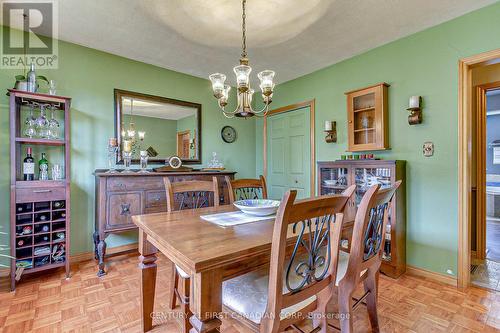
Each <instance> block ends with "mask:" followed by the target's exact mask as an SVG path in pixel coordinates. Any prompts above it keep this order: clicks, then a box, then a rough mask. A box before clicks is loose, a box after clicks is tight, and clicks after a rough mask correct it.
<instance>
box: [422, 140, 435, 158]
mask: <svg viewBox="0 0 500 333" xmlns="http://www.w3.org/2000/svg"><path fill="white" fill-rule="evenodd" d="M423 153H424V156H425V157H431V156H432V155H434V143H432V142H424V147H423Z"/></svg>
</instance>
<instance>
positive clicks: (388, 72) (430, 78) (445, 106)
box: [256, 3, 500, 275]
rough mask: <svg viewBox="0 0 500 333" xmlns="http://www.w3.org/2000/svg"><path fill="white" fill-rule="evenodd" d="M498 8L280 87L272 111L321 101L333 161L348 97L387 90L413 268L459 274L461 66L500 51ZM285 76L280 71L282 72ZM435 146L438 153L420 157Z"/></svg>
mask: <svg viewBox="0 0 500 333" xmlns="http://www.w3.org/2000/svg"><path fill="white" fill-rule="evenodd" d="M499 18H500V3H496V4H494V5H492V6H489V7H486V8H483V9H481V10H479V11H476V12H473V13H470V14H468V15H465V16H462V17H460V18H457V19H455V20H452V21H449V22H447V23H444V24H441V25H439V26H436V27H433V28H430V29H428V30H425V31H423V32H420V33H417V34H414V35H412V36H409V37H407V38H403V39H400V40H398V41H395V42H393V43H390V44H387V45H384V46H382V47H379V48H376V49H373V50H371V51H369V52H366V53H364V54H362V55H359V56H356V57H354V58H351V59H348V60H345V61H343V62H340V63H338V64H335V65H333V66H330V67H327V68H325V69H322V70H319V71H317V72H314V73H311V74H309V75H306V76H303V77H301V78H298V79H295V80H293V81H289V82H286V83H284V84H280V85H279V86H277V88H276V91H275V93H274V96H275V97H274V101H273V104H272V106H273V108H277V107H280V106H283V105H288V104H292V103H296V102H300V101H305V100H310V99H313V98H315V99H316V124H317V127H316V151H317V160H318V161H324V160H335V159H339V158H340V155H341V154H343V153H344V152H345V150H346V149H347V119H346V118H347V113H346V97H345V95H344V92H346V91H349V90H353V89H356V88H362V87H364V86H368V85H372V84H374V83H378V82H384V81H385V82H387V83H389V84H390V85H391V87H390V88H389V133H390V134H389V135H390V145H391V148H392V149H391V150H390V151H387V152H380V153H376V155H377V156H379V157H381V158H383V159H400V160H406V161H408V165H407V181H408V182H407V207H408V210H407V262H408V264H409V265H413V266H417V267H420V268H424V269H428V270H431V271H435V272H439V273H446V270H447V269H451V270H452V271H453V274H454V275H455V274H456V272H457V237H458V212H457V210H458V185H457V184H458V148H457V147H458V102H457V100H458V60H459V59H461V58H463V57H467V56H470V55H473V54H477V53H480V52H484V51H489V50H492V49H496V48H500V39H499V38H498V36H499V35H500V19H499ZM277 75H279V73H278V74H277ZM411 95H421V96H423V100H424V110H423V115H424V122H423V124H421V125H418V126H409V125H408V121H407V117H408V112H407V111H406V108H407V107H408V99H409V97H410V96H411ZM325 120H335V121H337V131H338V143H336V144H327V143H325V140H324V136H325V134H324V132H323V131H322V128H323V124H324V121H325ZM425 141H432V142H434V144H435V154H434V156H433V157H430V158H426V157H423V155H422V144H423V143H424V142H425ZM256 142H257V144H256V147H257V152H256V162H257V164H256V166H257V174H259V173H261V172H262V149H261V147H262V121H259V122H258V124H257V126H256Z"/></svg>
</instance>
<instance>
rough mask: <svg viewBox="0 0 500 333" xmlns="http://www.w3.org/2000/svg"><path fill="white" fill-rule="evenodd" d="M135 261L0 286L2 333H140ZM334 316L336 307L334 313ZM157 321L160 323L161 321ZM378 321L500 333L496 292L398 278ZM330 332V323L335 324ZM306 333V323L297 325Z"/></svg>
mask: <svg viewBox="0 0 500 333" xmlns="http://www.w3.org/2000/svg"><path fill="white" fill-rule="evenodd" d="M137 263H138V260H137V255H134V254H132V255H123V256H118V257H114V258H112V259H110V260H109V261H108V275H106V276H105V277H103V278H98V277H96V269H97V266H96V263H95V262H94V261H87V262H83V263H79V264H76V265H73V267H72V277H71V279H70V280H65V278H64V272H63V271H53V272H46V273H45V275H43V276H41V275H39V276H32V277H27V278H25V279H24V281H23V282H21V283H20V284H19V286H18V288H17V290H16V291H15V292H14V293H11V292H9V291H8V281H7V279H2V281H1V283H0V331H1V332H5V333H8V332H15V333H20V332H140V328H141V323H140V311H139V307H140V303H139V269H138V267H137ZM158 265H159V270H158V282H157V294H156V303H155V305H156V307H155V310H156V311H158V312H163V313H164V316H165V317H167V316H168V314H169V311H168V310H167V309H168V307H167V291H168V288H169V287H170V281H169V278H170V274H168V272H169V271H170V268H169V267H168V266H167V262H166V260H165V259H164V258H163V257H161V256H160V259H159V260H158ZM331 310H332V311H335V305H334V304H332V305H331ZM354 316H355V331H356V332H368V331H369V327H370V326H369V322H368V316H367V312H366V309H365V308H364V307H359V308H358V309H357V310H356V311H355V314H354ZM158 319H161V318H158ZM379 319H380V323H381V331H382V332H425V333H429V332H500V292H491V291H486V290H484V289H478V288H470V289H468V290H466V291H464V292H462V291H458V290H457V289H455V288H453V287H450V286H447V285H444V284H439V283H436V282H432V281H427V280H425V279H422V278H417V277H411V276H403V277H401V278H400V279H399V280H392V279H389V278H386V277H383V276H382V277H381V279H380V294H379ZM155 322H156V323H157V326H156V327H155V328H154V332H172V333H174V332H175V333H177V332H180V329H179V326H178V324H177V322H176V321H175V320H155ZM334 324H335V323H334ZM302 326H303V327H304V328H305V329H307V328H309V323H308V322H307V321H305V322H304V323H303V325H302ZM222 331H223V333H240V332H241V333H243V332H245V333H246V332H248V329H246V328H245V327H244V326H242V325H241V324H239V323H238V322H237V321H236V320H234V319H227V320H224V323H223V327H222Z"/></svg>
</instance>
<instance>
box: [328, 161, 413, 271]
mask: <svg viewBox="0 0 500 333" xmlns="http://www.w3.org/2000/svg"><path fill="white" fill-rule="evenodd" d="M318 178H319V179H318V194H320V195H329V194H340V193H342V191H344V190H345V189H346V188H347V187H349V186H350V185H352V184H355V185H356V190H355V192H354V193H355V194H354V203H355V207H356V208H357V206H358V205H359V204H360V202H361V200H362V199H363V196H364V194H365V193H366V191H367V190H368V189H369V188H370V187H371V186H373V185H376V184H380V185H381V187H382V188H389V187H391V185H392V184H393V183H394V182H396V181H397V180H403V184H404V178H405V161H383V160H343V161H335V162H318ZM404 191H405V188H404V186H401V187H400V188H399V189H398V192H396V193H397V196H396V198H395V200H394V205H393V206H392V207H390V208H389V209H390V211H389V222H388V225H387V228H386V230H385V246H384V252H383V259H384V261H383V265H382V272H384V273H385V274H386V275H389V276H392V277H397V276H399V275H400V274H402V272H404V270H406V253H405V248H406V244H405V243H406V216H405V215H406V213H405V211H406V208H405V202H404V201H405V200H404V198H405V195H404ZM354 216H355V213H354V214H346V215H345V220H346V221H345V222H346V225H350V226H351V227H352V226H353V224H352V221H349V219H351V220H354ZM349 222H351V223H349Z"/></svg>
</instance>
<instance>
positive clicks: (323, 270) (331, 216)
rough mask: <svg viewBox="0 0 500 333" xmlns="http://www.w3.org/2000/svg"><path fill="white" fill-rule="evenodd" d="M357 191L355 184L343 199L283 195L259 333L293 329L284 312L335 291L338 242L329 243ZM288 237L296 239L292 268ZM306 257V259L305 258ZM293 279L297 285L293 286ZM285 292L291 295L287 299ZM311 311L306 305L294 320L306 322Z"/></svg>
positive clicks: (294, 193) (275, 226)
mask: <svg viewBox="0 0 500 333" xmlns="http://www.w3.org/2000/svg"><path fill="white" fill-rule="evenodd" d="M354 190H355V186H354V185H353V186H351V187H350V188H349V189H348V190H346V191H345V192H344V193H343V194H339V195H325V196H320V197H315V198H312V199H306V200H299V201H297V202H295V198H296V196H297V191H295V190H291V191H287V192H286V193H285V195H284V196H283V199H282V202H281V205H280V207H279V209H278V212H277V215H276V221H275V224H274V231H273V241H272V247H271V263H270V272H269V295H268V303H267V309H266V314H267V316H265V317H264V318H263V319H262V322H261V325H263V326H262V328H261V332H277V331H281V330H282V329H284V328H285V327H286V326H288V325H290V322H289V320H288V321H287V319H284V320H280V312H281V310H282V309H284V308H287V307H290V306H292V305H297V304H299V303H300V302H303V301H305V300H307V299H308V298H310V297H311V296H313V295H317V294H318V293H320V292H321V291H323V290H324V289H326V288H329V287H331V283H332V277H334V276H335V271H336V267H334V265H333V261H334V260H333V258H332V255H331V254H332V253H335V249H334V247H335V245H334V243H335V242H333V241H331V238H332V237H334V235H333V233H334V227H333V225H334V224H341V223H342V219H343V213H342V212H343V210H344V207H345V206H346V203H347V201H348V200H349V198H350V197H351V196H352V194H353V193H354ZM287 235H288V236H289V237H292V235H293V237H297V239H296V241H294V244H295V245H294V249H293V253H292V255H291V257H290V258H289V262H288V263H287V262H286V261H285V256H286V251H287V238H288V237H287ZM301 248H302V249H303V250H305V251H301ZM303 252H305V253H306V255H305V256H304V255H301V253H303ZM304 258H305V259H304ZM292 274H296V276H292ZM284 276H285V278H283V277H284ZM292 280H295V284H294V285H292ZM297 280H298V281H299V282H298V283H297ZM284 287H286V289H283V288H284ZM283 290H287V292H286V293H285V294H283ZM312 310H313V309H310V308H308V307H307V306H306V307H305V308H302V309H298V311H297V312H296V313H297V314H299V313H300V315H299V316H295V317H294V318H295V319H296V320H297V318H305V316H306V315H307V313H308V312H310V311H312Z"/></svg>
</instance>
